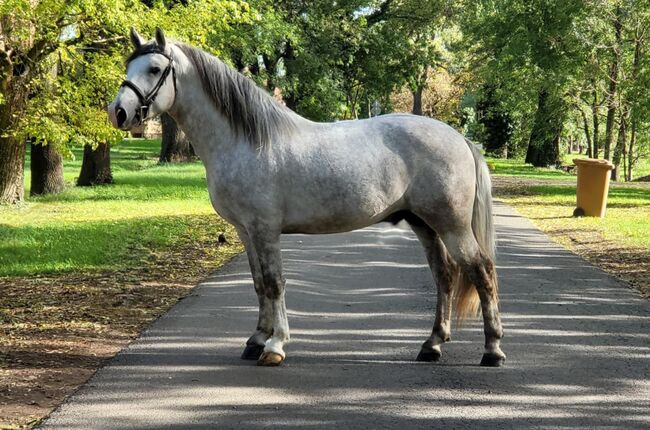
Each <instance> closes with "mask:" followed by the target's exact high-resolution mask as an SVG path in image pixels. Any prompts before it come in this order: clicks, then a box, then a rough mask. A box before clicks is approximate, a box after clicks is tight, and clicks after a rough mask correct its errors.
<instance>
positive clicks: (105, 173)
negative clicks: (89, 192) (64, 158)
mask: <svg viewBox="0 0 650 430" xmlns="http://www.w3.org/2000/svg"><path fill="white" fill-rule="evenodd" d="M112 183H113V172H112V170H111V147H110V145H109V144H108V143H106V142H101V143H98V144H97V145H95V147H93V146H92V145H89V144H88V145H84V158H83V161H82V164H81V172H80V173H79V178H77V185H78V186H81V187H88V186H93V185H106V184H112Z"/></svg>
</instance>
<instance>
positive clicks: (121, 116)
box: [117, 108, 128, 127]
mask: <svg viewBox="0 0 650 430" xmlns="http://www.w3.org/2000/svg"><path fill="white" fill-rule="evenodd" d="M127 117H128V115H127V114H126V111H125V110H124V109H122V108H118V109H117V126H118V127H122V126H123V125H124V123H125V122H126V119H127Z"/></svg>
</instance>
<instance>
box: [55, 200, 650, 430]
mask: <svg viewBox="0 0 650 430" xmlns="http://www.w3.org/2000/svg"><path fill="white" fill-rule="evenodd" d="M496 209H497V210H496V222H497V226H498V235H499V241H498V266H497V267H498V273H499V276H500V282H501V283H500V285H501V294H500V297H501V305H500V306H501V310H502V317H503V323H504V329H505V334H506V335H505V338H504V339H503V342H502V347H503V350H504V352H505V353H506V354H507V355H508V360H507V362H506V366H505V367H502V368H482V367H479V366H478V363H479V362H480V359H481V355H482V344H483V335H482V326H481V324H480V323H479V321H478V320H477V321H470V322H467V323H465V325H464V326H463V327H461V328H452V342H451V343H449V344H446V345H444V346H443V357H442V359H441V361H440V362H438V363H420V362H416V361H415V357H416V355H417V353H418V350H419V347H420V344H421V343H422V342H423V341H424V340H425V338H426V337H427V336H428V334H429V332H430V330H431V325H432V322H433V310H434V309H435V294H434V291H433V290H432V287H431V284H432V281H431V277H430V273H429V271H428V267H427V266H426V264H425V260H424V254H423V252H422V249H421V247H420V245H419V243H418V242H417V240H416V238H415V236H414V235H413V234H412V233H411V232H410V231H409V230H408V228H407V227H406V226H401V225H398V226H391V225H388V224H380V225H377V226H373V227H370V228H366V229H364V230H359V231H355V232H351V233H346V234H337V235H328V236H303V235H295V236H286V237H285V238H284V239H283V249H284V251H283V257H284V265H285V274H286V278H287V306H288V309H289V311H288V314H289V325H290V327H291V336H292V342H291V344H290V345H289V346H288V347H287V348H286V351H287V360H286V362H285V363H284V364H283V366H281V367H278V368H260V367H256V366H255V363H254V362H250V361H244V360H240V359H239V355H240V354H241V352H242V350H243V347H244V342H245V340H246V338H247V337H248V335H250V333H251V331H252V329H253V328H254V326H255V323H256V318H257V317H256V315H257V306H256V303H257V299H256V297H255V294H254V291H253V286H252V281H251V278H250V274H249V272H248V265H247V260H246V258H245V256H244V255H241V256H238V257H237V258H235V259H234V260H233V261H231V262H230V263H229V264H227V265H226V266H224V267H223V268H222V269H221V270H219V271H218V272H217V273H215V275H214V276H213V277H211V278H210V279H209V280H207V281H205V282H203V283H201V284H200V285H199V286H197V288H196V289H195V290H194V291H193V292H192V294H191V295H190V296H188V297H187V298H186V299H184V300H182V301H181V302H179V303H178V305H176V306H175V307H174V308H173V309H172V310H171V311H170V312H169V313H168V314H167V315H165V316H164V317H162V318H160V319H159V320H158V321H156V322H155V323H154V324H153V325H152V326H151V327H150V328H149V329H147V330H146V331H145V332H144V333H143V334H142V335H141V337H140V338H139V339H138V340H136V341H135V342H133V343H132V344H131V345H130V346H128V347H127V348H125V349H124V350H123V351H122V352H121V353H120V354H119V355H118V356H117V357H116V358H115V359H113V360H112V361H111V362H110V363H109V364H108V365H107V366H106V367H104V368H103V369H100V370H99V371H98V372H97V374H96V375H95V376H94V377H93V378H92V379H91V381H90V382H89V383H88V384H86V385H85V386H84V387H82V388H81V389H80V390H79V391H78V392H77V393H76V394H75V395H74V396H72V397H71V398H70V399H68V401H66V402H65V403H64V404H63V405H62V406H61V407H60V408H59V409H57V410H56V411H55V412H54V413H53V414H52V415H51V416H50V418H49V419H48V420H47V421H45V423H44V424H43V428H47V429H55V428H56V429H64V428H65V429H127V428H134V429H135V428H137V429H181V428H197V429H208V428H218V429H230V428H232V429H261V428H276V429H279V428H291V429H296V428H299V429H326V428H327V429H330V428H338V429H364V430H367V429H400V430H406V429H420V428H421V429H436V428H440V429H465V428H495V429H496V428H499V429H504V428H513V429H522V428H583V429H596V428H607V429H614V428H650V303H648V301H645V300H643V299H642V298H640V296H639V295H638V294H637V293H636V292H634V291H633V290H631V289H630V288H629V287H627V286H626V285H625V284H623V283H622V282H620V281H617V280H615V279H614V278H612V277H610V276H608V275H607V274H605V273H604V272H602V271H601V270H599V269H597V268H595V267H593V266H591V265H590V264H588V263H587V262H585V261H584V260H583V259H581V258H580V257H577V256H575V255H573V254H571V253H570V252H568V251H566V250H564V249H563V248H561V247H559V246H558V245H555V244H553V243H552V242H550V241H549V239H548V238H547V237H546V236H545V235H544V234H542V233H541V232H539V231H538V230H537V229H536V228H534V227H533V226H532V225H531V224H530V223H529V222H528V221H527V220H525V219H523V218H521V217H519V216H518V215H517V214H516V213H514V212H513V211H512V210H511V209H509V208H508V207H506V206H503V205H498V206H497V208H496Z"/></svg>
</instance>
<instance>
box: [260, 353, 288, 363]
mask: <svg viewBox="0 0 650 430" xmlns="http://www.w3.org/2000/svg"><path fill="white" fill-rule="evenodd" d="M283 361H284V357H282V356H281V355H280V354H278V353H275V352H265V353H263V354H262V355H261V356H260V359H259V360H257V365H258V366H279V365H281V364H282V362H283Z"/></svg>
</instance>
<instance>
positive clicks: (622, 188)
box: [488, 155, 650, 249]
mask: <svg viewBox="0 0 650 430" xmlns="http://www.w3.org/2000/svg"><path fill="white" fill-rule="evenodd" d="M567 157H569V158H571V159H573V158H578V157H579V156H576V155H568V156H567ZM488 162H489V163H492V164H493V166H494V167H495V168H494V171H493V175H494V176H496V177H497V178H495V181H499V178H498V177H502V178H503V180H505V181H506V182H507V181H508V180H510V179H512V180H514V181H516V180H517V179H519V178H527V179H534V180H535V181H532V182H531V181H528V182H525V183H517V182H515V183H514V184H510V185H507V186H500V187H497V196H498V198H499V199H501V200H503V201H505V202H507V203H509V204H511V205H512V206H514V207H515V208H517V210H518V211H519V212H520V213H521V214H522V215H524V216H526V217H527V218H529V219H531V220H532V221H533V222H534V223H535V224H536V225H537V226H538V227H540V228H541V229H542V230H544V231H547V232H550V233H555V234H558V233H560V236H562V234H565V237H564V239H562V238H561V237H560V241H561V242H563V243H567V242H566V241H568V240H569V236H570V235H571V234H572V233H576V232H592V233H594V232H595V233H598V234H600V235H601V236H602V237H603V238H605V239H606V240H610V241H613V242H617V243H620V244H621V245H623V246H625V247H632V248H643V249H650V188H649V187H647V186H644V185H643V184H636V185H631V184H627V185H623V184H618V183H614V182H612V183H611V186H610V190H609V197H608V203H607V214H606V216H605V218H603V219H601V218H593V217H583V218H574V217H573V216H572V214H573V209H575V206H576V186H575V183H570V182H569V181H567V184H566V185H563V184H562V182H559V184H558V181H557V180H558V179H560V180H561V179H567V180H571V179H573V181H575V175H573V174H568V173H566V172H564V171H561V170H556V169H540V168H535V167H533V166H531V165H526V164H524V163H523V161H521V160H500V159H488ZM565 162H566V163H565V164H570V160H568V159H567V160H565Z"/></svg>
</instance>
